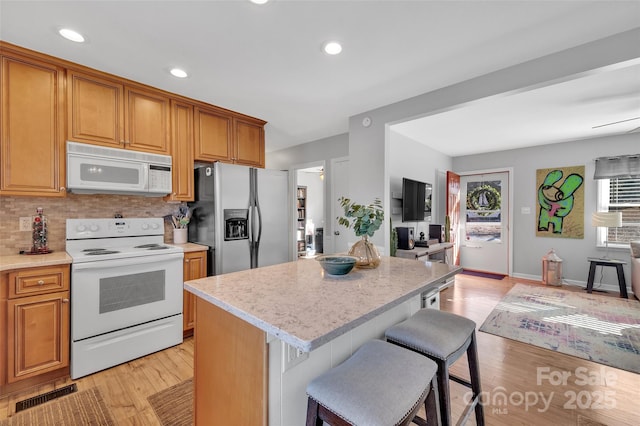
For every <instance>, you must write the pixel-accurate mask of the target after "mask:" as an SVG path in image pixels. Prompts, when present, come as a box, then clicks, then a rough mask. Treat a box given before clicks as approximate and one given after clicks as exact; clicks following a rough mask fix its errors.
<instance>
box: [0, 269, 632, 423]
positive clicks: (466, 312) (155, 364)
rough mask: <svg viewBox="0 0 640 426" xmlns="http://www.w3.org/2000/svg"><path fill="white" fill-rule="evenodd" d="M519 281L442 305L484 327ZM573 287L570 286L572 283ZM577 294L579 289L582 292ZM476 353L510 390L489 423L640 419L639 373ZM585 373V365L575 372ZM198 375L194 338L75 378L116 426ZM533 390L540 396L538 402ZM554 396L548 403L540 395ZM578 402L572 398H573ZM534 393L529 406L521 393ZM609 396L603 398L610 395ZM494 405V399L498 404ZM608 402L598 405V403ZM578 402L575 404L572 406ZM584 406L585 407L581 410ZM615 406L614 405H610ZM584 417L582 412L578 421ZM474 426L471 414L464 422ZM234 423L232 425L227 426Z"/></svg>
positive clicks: (5, 402)
mask: <svg viewBox="0 0 640 426" xmlns="http://www.w3.org/2000/svg"><path fill="white" fill-rule="evenodd" d="M516 282H524V283H528V284H534V285H535V284H539V283H536V282H531V281H527V280H522V279H511V278H506V279H504V280H502V281H497V280H491V279H484V278H478V277H472V276H468V275H458V276H457V277H456V284H455V286H453V287H451V288H449V289H447V290H445V291H444V292H443V293H442V294H441V308H442V309H443V310H446V311H450V312H454V313H457V314H459V315H463V316H466V317H468V318H470V319H472V320H474V321H475V322H476V323H477V326H478V327H480V325H481V324H482V322H483V321H484V320H485V318H486V317H487V315H488V314H489V313H490V312H491V310H492V309H493V308H494V307H495V305H496V304H497V303H498V301H499V300H500V299H501V298H502V297H503V296H504V294H506V293H507V292H508V291H509V289H510V288H511V287H512V286H513V284H514V283H516ZM570 289H571V288H570ZM577 291H580V290H577ZM477 338H478V355H479V358H480V363H481V373H480V374H481V378H482V386H483V391H484V392H487V395H488V396H489V397H490V398H491V400H493V398H494V397H495V396H497V395H499V394H502V395H506V396H507V398H508V400H507V402H506V404H502V405H500V404H498V403H492V401H491V400H490V402H489V403H488V404H487V405H485V420H486V424H487V425H497V426H502V425H504V426H514V425H557V426H561V425H562V426H564V425H578V424H581V425H584V426H587V425H593V423H588V422H587V421H588V420H592V421H598V422H601V423H604V424H606V425H609V426H617V425H629V426H631V425H638V424H640V409H638V405H639V404H640V375H638V374H633V373H629V372H626V371H623V370H618V369H615V368H611V367H605V366H602V365H600V364H596V363H593V362H589V361H585V360H581V359H578V358H575V357H571V356H568V355H562V354H558V353H556V352H552V351H549V350H545V349H541V348H537V347H534V346H530V345H526V344H523V343H519V342H515V341H512V340H508V339H504V338H501V337H498V336H494V335H490V334H487V333H478V334H477ZM579 367H583V368H585V372H587V373H590V374H594V375H596V376H598V378H605V377H606V378H608V379H609V380H608V381H606V383H605V384H589V385H580V384H576V377H575V373H576V369H577V368H579ZM466 368H467V367H466V360H465V357H462V358H461V360H460V361H459V362H457V363H456V364H455V365H453V366H452V369H451V372H452V373H453V374H456V375H459V376H462V377H468V373H467V370H466ZM538 368H547V369H548V371H549V373H551V374H563V373H564V374H567V373H570V374H571V376H570V377H569V378H568V379H567V384H566V385H565V386H561V385H558V386H552V385H550V384H549V382H548V381H547V380H544V381H543V383H542V384H541V385H538V383H537V379H538V373H537V371H538ZM578 372H579V373H580V370H579V371H578ZM192 375H193V339H191V338H189V339H186V340H185V342H184V343H182V344H181V345H179V346H176V347H173V348H170V349H167V350H164V351H161V352H158V353H155V354H152V355H148V356H145V357H143V358H140V359H137V360H134V361H131V362H128V363H126V364H123V365H120V366H118V367H114V368H111V369H109V370H106V371H103V372H100V373H96V374H93V375H90V376H87V377H84V378H82V379H79V380H76V381H75V382H76V383H77V384H78V390H79V391H81V390H85V389H89V388H91V387H94V386H97V387H98V388H99V389H100V391H101V393H102V395H103V397H104V399H105V401H106V403H107V405H108V406H109V407H110V409H111V412H112V414H113V416H114V418H115V420H116V421H117V423H118V424H119V425H151V426H154V425H158V424H159V423H158V420H157V418H156V416H155V414H154V412H153V409H152V408H151V406H150V405H149V403H148V402H147V397H148V396H150V395H152V394H154V393H156V392H158V391H160V390H163V389H166V388H168V387H170V386H172V385H175V384H177V383H180V382H181V381H183V380H186V379H188V378H189V377H191V376H192ZM71 382H72V381H71V380H70V379H67V380H59V381H57V382H54V383H51V384H48V385H43V386H40V387H38V388H34V389H30V390H28V391H24V392H20V393H16V394H13V395H9V396H7V397H4V398H2V399H0V419H3V418H6V417H8V416H11V415H12V414H13V413H14V411H15V403H16V402H17V401H20V400H23V399H25V398H29V397H31V396H34V395H38V394H41V393H43V392H48V391H50V390H53V389H55V388H59V387H62V386H66V385H68V384H69V383H71ZM451 387H452V403H453V417H454V419H456V418H458V417H459V415H460V414H461V412H462V410H463V407H464V404H463V401H464V397H465V393H466V392H467V389H466V388H465V387H463V386H460V385H457V384H455V383H453V382H452V384H451ZM534 395H535V396H537V397H538V402H537V404H534V402H535V401H534ZM541 395H542V396H544V398H545V400H546V401H549V404H548V407H545V403H544V402H543V401H542V399H541ZM574 395H575V396H576V397H577V398H578V399H577V400H576V399H573V401H572V399H571V398H572V396H574ZM527 397H528V398H529V401H530V402H531V404H530V406H529V407H527V406H526V401H525V402H521V401H522V398H527ZM605 398H606V399H605ZM493 402H497V401H493ZM598 402H599V403H600V404H601V405H602V406H603V407H602V408H600V409H595V408H593V407H592V404H594V403H598ZM572 404H574V405H575V406H576V408H572V407H571V405H572ZM579 406H584V407H587V406H588V408H578V407H579ZM612 406H614V407H612ZM579 416H583V417H585V418H586V419H587V420H583V422H582V423H579V419H578V418H579ZM467 424H468V425H474V424H475V420H474V419H473V415H472V416H471V419H470V420H469V422H468V423H467ZM224 426H234V425H224ZM286 426H297V425H286Z"/></svg>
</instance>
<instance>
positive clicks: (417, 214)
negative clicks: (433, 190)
mask: <svg viewBox="0 0 640 426" xmlns="http://www.w3.org/2000/svg"><path fill="white" fill-rule="evenodd" d="M426 187H427V184H426V183H424V182H419V181H417V180H413V179H408V178H402V221H403V222H422V221H424V210H425V208H424V207H425V198H426V197H425V192H426Z"/></svg>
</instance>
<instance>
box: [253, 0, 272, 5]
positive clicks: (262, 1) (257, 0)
mask: <svg viewBox="0 0 640 426" xmlns="http://www.w3.org/2000/svg"><path fill="white" fill-rule="evenodd" d="M249 1H251V3H255V4H265V3H266V2H268V1H269V0H249Z"/></svg>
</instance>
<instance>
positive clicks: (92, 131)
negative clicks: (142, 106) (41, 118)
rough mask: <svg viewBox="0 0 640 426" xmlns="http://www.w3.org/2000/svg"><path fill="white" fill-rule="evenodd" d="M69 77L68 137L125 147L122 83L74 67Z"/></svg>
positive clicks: (74, 139) (78, 140) (92, 142)
mask: <svg viewBox="0 0 640 426" xmlns="http://www.w3.org/2000/svg"><path fill="white" fill-rule="evenodd" d="M67 79H68V80H67V96H68V103H69V105H68V116H69V139H70V140H72V141H74V142H88V143H91V144H98V145H105V146H110V147H112V148H123V147H124V108H123V105H124V88H123V85H122V84H119V83H116V82H113V81H110V80H105V79H101V78H99V77H96V76H89V75H86V74H81V73H78V72H75V71H69V74H68V77H67Z"/></svg>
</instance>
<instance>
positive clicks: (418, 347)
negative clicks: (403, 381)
mask: <svg viewBox="0 0 640 426" xmlns="http://www.w3.org/2000/svg"><path fill="white" fill-rule="evenodd" d="M385 336H386V338H387V341H388V342H390V343H393V344H396V345H399V346H401V347H404V348H407V349H411V350H413V351H416V352H418V353H420V354H422V355H424V356H426V357H428V358H430V359H432V360H434V361H435V362H436V364H438V396H439V397H440V418H441V419H442V424H443V425H444V426H449V425H451V424H452V422H451V405H450V404H451V402H450V393H449V379H451V380H453V381H455V382H457V383H460V384H463V385H465V386H467V387H469V388H471V390H472V392H473V399H472V400H471V402H470V404H469V406H468V407H467V410H465V413H464V414H463V417H462V419H463V420H464V421H466V418H467V417H468V416H469V414H471V408H475V412H476V424H477V425H478V426H482V425H484V411H483V409H482V404H481V403H480V392H481V389H480V366H479V363H478V351H477V348H476V324H475V323H474V322H473V321H471V320H470V319H467V318H464V317H462V316H460V315H455V314H452V313H449V312H442V311H439V310H437V309H421V310H420V311H418V312H416V313H415V314H414V315H413V316H412V317H410V318H409V319H407V320H405V321H403V322H401V323H399V324H396V325H394V326H392V327H390V328H389V329H388V330H387V331H386V333H385ZM465 351H466V352H467V360H468V362H469V376H470V379H471V381H466V380H464V379H461V378H459V377H455V376H450V375H449V366H451V365H452V364H453V363H454V362H455V361H456V360H458V358H460V357H461V356H462V354H464V352H465Z"/></svg>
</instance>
